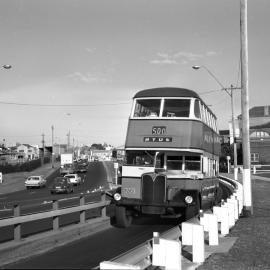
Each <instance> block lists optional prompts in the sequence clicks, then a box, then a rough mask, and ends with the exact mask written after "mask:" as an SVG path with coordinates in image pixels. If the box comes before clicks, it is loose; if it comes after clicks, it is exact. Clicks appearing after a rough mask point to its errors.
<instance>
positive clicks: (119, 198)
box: [113, 193, 122, 201]
mask: <svg viewBox="0 0 270 270" xmlns="http://www.w3.org/2000/svg"><path fill="white" fill-rule="evenodd" d="M113 198H114V199H115V200H116V201H120V200H121V198H122V197H121V195H120V194H119V193H115V194H114V195H113Z"/></svg>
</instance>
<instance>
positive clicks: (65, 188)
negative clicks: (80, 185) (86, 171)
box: [51, 177, 73, 194]
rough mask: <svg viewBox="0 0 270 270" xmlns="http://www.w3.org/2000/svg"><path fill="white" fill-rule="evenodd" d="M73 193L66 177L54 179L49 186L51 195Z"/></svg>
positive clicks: (71, 185)
mask: <svg viewBox="0 0 270 270" xmlns="http://www.w3.org/2000/svg"><path fill="white" fill-rule="evenodd" d="M71 192H73V184H72V183H71V182H70V180H69V178H67V177H56V178H55V179H54V181H53V184H52V186H51V194H55V193H71Z"/></svg>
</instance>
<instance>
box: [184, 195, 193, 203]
mask: <svg viewBox="0 0 270 270" xmlns="http://www.w3.org/2000/svg"><path fill="white" fill-rule="evenodd" d="M185 202H186V203H187V204H191V203H192V202H193V198H192V196H190V195H188V196H186V197H185Z"/></svg>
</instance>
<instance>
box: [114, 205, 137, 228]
mask: <svg viewBox="0 0 270 270" xmlns="http://www.w3.org/2000/svg"><path fill="white" fill-rule="evenodd" d="M111 221H112V222H113V221H114V220H111ZM131 223H132V216H131V215H128V213H127V210H126V208H125V207H124V206H116V207H115V226H116V227H118V228H127V227H129V226H130V225H131Z"/></svg>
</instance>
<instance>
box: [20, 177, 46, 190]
mask: <svg viewBox="0 0 270 270" xmlns="http://www.w3.org/2000/svg"><path fill="white" fill-rule="evenodd" d="M46 183H47V180H46V179H45V178H44V177H43V175H35V176H29V177H28V178H27V179H26V181H25V182H24V184H25V187H26V188H27V189H29V188H42V187H46Z"/></svg>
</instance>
